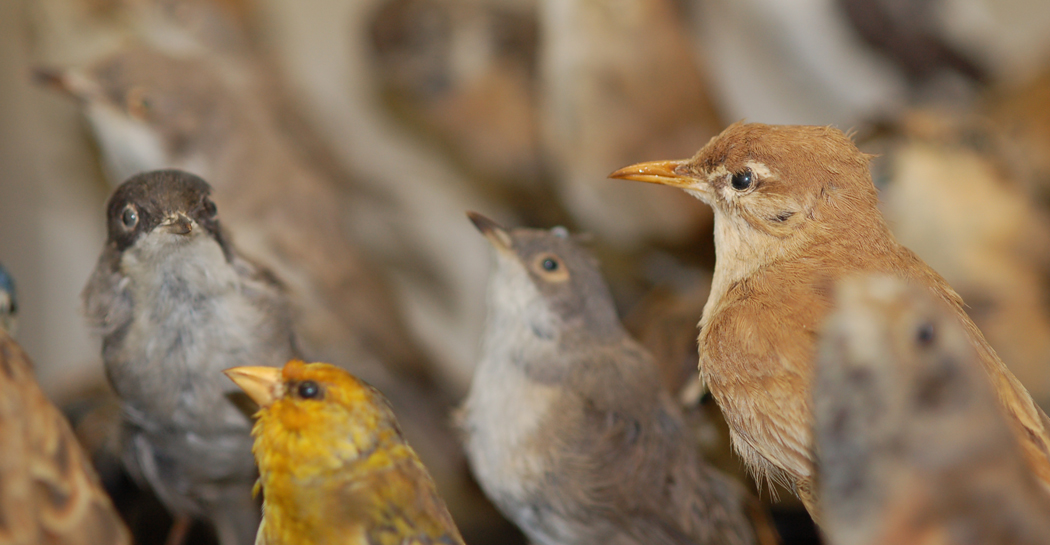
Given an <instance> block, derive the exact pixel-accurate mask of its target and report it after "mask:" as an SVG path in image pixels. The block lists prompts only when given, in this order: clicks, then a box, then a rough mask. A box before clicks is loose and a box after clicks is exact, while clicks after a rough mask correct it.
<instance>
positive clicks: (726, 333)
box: [612, 123, 1050, 518]
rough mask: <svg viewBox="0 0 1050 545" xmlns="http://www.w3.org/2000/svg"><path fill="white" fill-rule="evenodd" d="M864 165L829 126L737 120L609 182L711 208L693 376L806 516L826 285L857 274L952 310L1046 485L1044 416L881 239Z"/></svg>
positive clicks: (963, 318)
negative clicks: (916, 289)
mask: <svg viewBox="0 0 1050 545" xmlns="http://www.w3.org/2000/svg"><path fill="white" fill-rule="evenodd" d="M869 160H870V157H869V156H867V155H865V154H863V153H861V152H860V151H859V150H858V149H857V148H856V146H855V145H854V143H853V141H852V140H850V138H849V137H847V136H846V135H845V134H843V133H842V132H841V131H839V130H837V129H834V128H831V127H813V126H771V125H764V124H759V123H751V124H744V123H736V124H733V125H731V126H730V127H729V128H727V129H726V130H725V131H723V133H722V134H720V135H719V136H718V137H716V138H713V139H712V140H711V141H710V142H708V144H707V145H706V146H704V147H703V148H702V149H701V150H700V151H699V152H697V154H696V155H694V156H693V157H692V158H690V159H685V160H681V161H654V162H650V163H642V164H638V165H633V166H629V167H625V168H623V169H620V170H619V171H617V172H615V173H613V174H612V176H613V177H616V178H625V179H630V180H637V181H642V182H653V183H659V184H665V185H670V186H673V187H678V188H680V189H683V190H685V191H686V192H688V193H690V194H692V195H694V196H696V197H697V198H699V199H701V200H703V201H704V202H706V203H708V204H710V205H711V207H712V208H713V209H714V210H715V225H716V227H715V245H716V252H717V256H718V257H717V261H716V263H715V274H714V279H713V281H712V288H711V296H710V298H709V299H708V302H707V305H706V306H705V307H704V313H703V316H702V318H701V319H700V338H699V345H700V373H701V378H702V380H703V381H704V383H705V384H706V385H707V387H708V388H710V390H711V393H712V394H713V395H714V397H715V399H716V400H717V401H718V403H719V406H720V407H721V408H722V412H723V414H724V415H725V417H726V421H727V422H728V423H729V427H730V429H731V430H732V434H733V446H734V448H735V449H736V451H737V453H739V454H740V455H741V457H742V458H743V459H744V461H745V463H746V464H747V465H748V467H749V468H750V469H751V470H752V471H753V472H754V473H755V474H756V475H757V476H758V477H759V478H764V479H766V480H769V481H778V482H781V483H786V484H788V485H793V487H794V490H795V492H796V494H798V496H799V497H800V498H801V499H802V501H803V502H804V503H805V504H806V507H807V509H808V510H809V512H810V514H812V515H813V516H814V518H817V517H818V514H819V510H818V509H819V507H818V505H819V503H818V498H817V495H816V493H817V491H816V489H815V487H814V481H813V479H814V477H815V469H814V465H813V464H814V452H813V441H812V431H811V427H812V414H813V411H812V404H811V403H812V401H811V384H810V380H811V376H812V366H813V357H814V353H815V350H816V340H817V337H816V336H815V335H812V334H810V333H809V332H814V331H817V330H818V328H819V327H820V323H822V322H823V320H824V318H825V316H826V314H827V312H828V311H829V309H830V305H831V301H830V287H829V284H831V283H834V282H835V281H837V280H839V279H840V278H843V277H845V276H849V275H851V274H856V273H858V272H877V273H883V274H889V275H894V276H897V277H900V278H904V279H908V280H910V281H913V282H916V283H919V284H921V285H923V286H924V287H926V288H927V289H928V290H930V292H931V293H933V294H935V295H936V296H937V297H939V298H941V299H943V300H944V302H945V303H946V304H948V305H950V306H951V308H952V309H953V310H954V312H955V313H956V316H957V318H958V319H959V320H960V322H961V323H962V324H963V325H964V327H965V329H966V331H967V334H968V335H969V337H970V339H971V341H972V342H973V343H974V345H975V347H977V349H978V350H979V354H980V360H981V363H982V365H983V367H984V369H985V371H986V372H987V373H988V376H989V377H991V380H992V381H993V383H994V387H995V391H996V393H997V394H998V396H999V398H1000V402H1001V403H1002V405H1003V408H1004V409H1005V410H1006V412H1007V413H1008V414H1009V416H1010V418H1011V422H1012V424H1013V425H1014V431H1015V433H1016V434H1017V435H1018V437H1019V438H1020V440H1021V441H1022V443H1023V444H1022V449H1023V452H1024V454H1025V458H1026V460H1027V462H1028V464H1029V467H1030V468H1031V470H1032V471H1033V472H1034V473H1035V474H1036V475H1038V477H1039V479H1040V480H1042V481H1043V482H1044V484H1045V485H1046V486H1047V487H1048V488H1050V419H1048V418H1047V416H1046V414H1045V413H1044V412H1043V411H1042V410H1040V409H1039V408H1038V406H1036V405H1035V404H1034V403H1033V401H1032V398H1031V396H1030V395H1029V394H1028V391H1027V390H1025V388H1024V386H1022V385H1021V383H1020V382H1019V381H1018V380H1017V379H1016V378H1015V377H1014V376H1013V375H1012V374H1011V373H1010V371H1009V370H1008V369H1007V368H1006V366H1005V365H1004V364H1003V363H1002V361H1001V360H1000V359H999V357H998V356H997V355H996V354H995V351H994V350H993V349H992V348H991V346H989V345H988V343H987V341H986V340H985V338H984V336H983V335H982V334H981V331H980V330H979V329H977V326H976V325H974V323H973V322H972V321H971V320H970V318H969V317H968V316H967V315H966V312H965V310H964V309H963V301H962V300H961V299H960V297H959V295H958V294H957V293H956V292H955V291H954V290H952V288H951V287H950V286H949V285H948V284H947V283H946V282H945V281H944V279H943V278H941V277H940V276H939V275H938V274H937V273H936V272H934V271H933V269H931V268H930V267H929V266H927V265H926V264H925V263H923V262H922V260H920V259H919V258H918V257H917V256H916V255H915V254H913V253H912V252H911V251H910V250H908V249H906V248H904V247H903V246H900V245H899V244H898V243H897V242H896V240H894V238H893V235H892V234H891V233H890V232H889V229H888V227H887V226H886V223H885V221H884V220H883V217H882V214H881V213H880V212H879V210H878V208H877V203H878V196H877V193H876V189H875V186H874V185H873V184H872V181H871V174H870V172H869V168H868V162H869Z"/></svg>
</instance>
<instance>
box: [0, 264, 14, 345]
mask: <svg viewBox="0 0 1050 545" xmlns="http://www.w3.org/2000/svg"><path fill="white" fill-rule="evenodd" d="M17 316H18V299H17V298H16V297H15V280H14V279H13V278H11V273H9V272H7V269H5V268H4V266H3V265H0V329H3V330H5V331H7V332H8V334H10V335H14V334H15V324H16V318H17Z"/></svg>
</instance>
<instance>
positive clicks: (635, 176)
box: [609, 160, 700, 189]
mask: <svg viewBox="0 0 1050 545" xmlns="http://www.w3.org/2000/svg"><path fill="white" fill-rule="evenodd" d="M686 163H687V161H686V160H682V161H650V162H648V163H638V164H636V165H631V166H629V167H623V168H621V169H620V170H617V171H616V172H613V173H612V174H610V175H609V177H610V178H620V179H623V180H634V181H636V182H649V183H651V184H663V185H669V186H673V187H678V188H682V189H698V188H697V185H698V184H699V183H700V180H697V179H696V178H693V177H692V176H685V175H682V174H679V173H678V172H677V168H678V167H680V166H682V165H684V164H686Z"/></svg>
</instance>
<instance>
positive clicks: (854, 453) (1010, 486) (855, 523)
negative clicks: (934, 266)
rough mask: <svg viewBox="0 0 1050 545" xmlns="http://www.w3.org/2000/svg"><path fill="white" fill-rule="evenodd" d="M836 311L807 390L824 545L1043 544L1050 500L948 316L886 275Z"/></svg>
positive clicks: (921, 290) (853, 283)
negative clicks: (810, 398) (810, 390)
mask: <svg viewBox="0 0 1050 545" xmlns="http://www.w3.org/2000/svg"><path fill="white" fill-rule="evenodd" d="M834 299H835V307H834V310H833V311H832V312H831V313H830V314H829V315H828V317H827V319H826V320H825V322H824V325H823V329H822V338H821V341H820V347H819V349H818V351H817V357H818V359H817V364H816V369H815V377H814V387H813V404H814V405H813V406H814V420H815V429H814V434H815V440H816V448H817V452H818V461H819V462H818V463H819V469H820V475H819V481H820V497H821V500H820V502H821V506H822V512H823V515H824V529H825V531H826V533H827V534H826V535H827V538H828V542H829V543H832V544H835V545H861V544H875V543H913V544H926V543H929V544H933V543H940V544H948V543H959V544H961V543H1050V498H1048V497H1047V495H1046V491H1045V489H1044V488H1043V487H1042V486H1041V485H1040V483H1039V481H1038V479H1036V478H1035V476H1034V475H1032V473H1031V471H1030V470H1029V468H1028V467H1027V466H1026V464H1025V458H1024V455H1023V454H1022V451H1021V449H1020V448H1018V444H1017V439H1016V435H1015V434H1014V433H1013V429H1012V426H1011V424H1010V423H1009V422H1008V421H1007V419H1006V418H1004V415H1003V414H1002V411H1001V410H1000V407H999V403H998V401H997V399H996V397H997V396H996V394H995V392H994V390H993V389H992V387H991V384H989V382H988V380H987V373H985V372H984V371H983V370H982V365H981V362H980V357H979V356H978V354H977V352H976V351H975V350H974V345H973V344H972V343H971V342H970V339H969V334H968V333H967V331H966V330H965V329H964V328H963V326H962V324H960V323H959V321H958V319H957V317H956V316H957V313H956V311H955V310H954V309H952V308H951V307H949V306H947V305H945V303H944V301H943V300H941V299H940V298H938V297H936V296H935V295H934V294H932V293H930V291H929V290H928V289H926V288H925V287H923V286H921V285H915V284H909V283H908V282H905V281H902V280H900V279H898V278H893V277H889V276H872V277H855V278H848V279H844V280H842V281H840V282H839V283H838V285H837V286H836V288H835V294H834Z"/></svg>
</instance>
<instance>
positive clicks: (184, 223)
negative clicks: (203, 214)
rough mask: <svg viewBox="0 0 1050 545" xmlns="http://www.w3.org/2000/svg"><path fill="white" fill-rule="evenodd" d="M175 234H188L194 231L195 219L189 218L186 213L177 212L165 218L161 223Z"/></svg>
mask: <svg viewBox="0 0 1050 545" xmlns="http://www.w3.org/2000/svg"><path fill="white" fill-rule="evenodd" d="M160 226H161V227H164V228H166V229H167V230H168V232H169V233H171V234H173V235H188V234H190V232H191V231H193V220H191V219H190V218H187V217H186V215H185V214H181V213H179V214H175V215H173V216H168V217H166V218H164V221H163V222H161V224H160Z"/></svg>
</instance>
